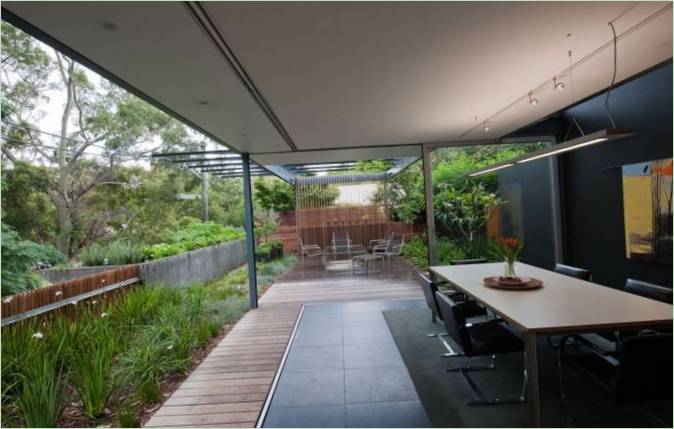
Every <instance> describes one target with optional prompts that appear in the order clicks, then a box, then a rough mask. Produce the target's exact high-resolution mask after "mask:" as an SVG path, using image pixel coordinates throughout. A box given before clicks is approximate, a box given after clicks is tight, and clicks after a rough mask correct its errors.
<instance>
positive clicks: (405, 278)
mask: <svg viewBox="0 0 674 429" xmlns="http://www.w3.org/2000/svg"><path fill="white" fill-rule="evenodd" d="M337 265H338V266H340V265H341V268H342V269H337V268H335V267H334V266H333V269H330V270H325V269H324V268H323V266H322V264H321V263H320V261H318V260H312V261H311V262H308V263H306V264H305V266H304V268H302V267H301V266H300V264H298V265H297V266H296V267H295V269H294V270H292V271H291V272H290V273H288V274H287V275H286V276H284V277H283V278H282V279H281V281H279V282H277V283H275V284H274V285H273V286H272V287H271V288H269V290H268V291H267V292H266V293H265V294H264V295H263V296H262V297H261V298H260V304H259V307H258V308H257V309H256V310H253V311H250V312H248V313H247V314H246V316H244V317H243V318H242V319H241V320H240V321H239V322H238V323H237V324H236V326H235V327H234V328H233V329H232V330H231V332H230V333H229V334H228V335H227V336H226V337H225V338H224V340H223V341H222V342H221V343H220V344H219V345H218V346H217V347H216V348H215V349H214V350H213V351H212V352H211V354H210V355H209V356H208V357H207V358H206V359H205V360H204V361H203V362H202V363H201V365H200V366H199V367H198V368H197V369H196V370H195V371H194V372H193V373H192V374H191V375H190V376H189V378H187V380H185V382H184V383H183V384H182V386H181V387H180V388H179V389H178V390H177V391H176V392H175V393H174V394H173V395H172V396H171V397H170V398H169V399H168V400H167V401H166V402H165V403H164V405H163V406H162V407H161V408H160V409H159V411H157V413H156V414H155V415H154V416H153V417H152V418H151V419H150V420H149V421H148V422H147V424H146V425H145V426H148V427H155V426H157V427H158V426H162V427H166V426H190V427H197V426H202V427H207V426H216V427H227V426H230V427H253V426H255V425H256V423H257V420H258V417H259V415H260V413H261V411H262V410H263V407H264V403H265V398H266V397H267V394H268V393H269V391H270V389H271V388H272V383H273V381H274V376H275V374H276V371H277V370H278V368H279V367H280V365H281V362H282V359H283V356H284V352H285V350H286V347H287V343H288V340H289V339H290V337H291V335H292V333H293V330H294V327H295V323H296V321H297V319H298V316H299V314H300V310H301V309H302V306H303V305H307V304H311V303H334V302H351V303H352V302H362V301H400V300H420V299H422V298H423V297H422V294H421V289H420V288H419V284H418V281H417V279H416V275H415V274H414V272H413V271H412V269H411V268H410V267H409V265H408V264H407V263H405V262H404V261H403V260H402V259H396V260H394V261H393V262H392V264H391V268H390V269H389V270H386V271H383V272H380V273H377V274H369V275H365V274H353V273H352V270H351V262H350V261H344V262H338V263H337ZM357 309H358V307H357V306H356V307H354V310H357ZM357 312H358V311H357ZM309 392H310V391H307V393H309Z"/></svg>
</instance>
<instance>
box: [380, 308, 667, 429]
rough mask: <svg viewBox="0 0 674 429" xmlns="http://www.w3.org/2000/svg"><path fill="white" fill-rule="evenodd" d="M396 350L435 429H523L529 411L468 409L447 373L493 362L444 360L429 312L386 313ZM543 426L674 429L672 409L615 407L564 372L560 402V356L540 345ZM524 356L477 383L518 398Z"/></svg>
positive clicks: (460, 386) (457, 377) (463, 388)
mask: <svg viewBox="0 0 674 429" xmlns="http://www.w3.org/2000/svg"><path fill="white" fill-rule="evenodd" d="M384 317H385V319H386V321H387V323H388V325H389V328H390V330H391V333H392V335H393V338H394V340H395V342H396V345H397V347H398V349H399V351H400V354H401V355H402V358H403V360H404V362H405V365H406V366H407V368H408V370H409V373H410V376H411V377H412V380H413V382H414V385H415V387H416V389H417V393H418V394H419V398H420V399H421V402H422V404H423V405H424V408H425V409H426V413H427V414H428V417H429V419H430V420H431V423H432V424H433V426H434V427H525V426H527V405H526V404H514V405H496V406H471V407H469V406H467V405H465V404H464V401H465V400H466V399H470V398H471V397H472V393H471V390H470V387H469V386H468V384H467V383H466V381H465V380H464V379H463V377H462V376H461V374H459V373H448V372H446V370H445V369H446V368H447V367H450V366H452V367H453V366H461V365H465V364H466V363H467V362H470V364H471V365H480V364H485V363H488V361H489V358H487V357H479V358H471V359H467V358H461V357H459V358H456V357H454V358H441V357H439V355H440V354H441V353H444V351H445V349H444V347H443V346H442V344H441V343H440V341H439V340H438V339H437V338H431V337H427V336H426V335H425V334H426V333H430V332H443V330H444V327H443V325H442V322H438V323H436V324H434V323H432V322H431V317H430V312H429V311H428V309H426V308H413V309H400V310H389V311H385V312H384ZM538 357H539V365H540V366H539V379H540V394H541V411H542V423H543V426H547V427H551V426H554V427H565V426H566V427H568V426H580V427H658V426H661V424H660V423H664V424H665V425H667V426H668V427H672V403H671V402H669V403H662V402H657V403H640V404H629V405H617V404H614V403H613V401H612V400H611V399H610V398H609V397H608V395H607V394H606V393H605V392H604V391H603V390H601V389H599V388H598V387H596V386H595V385H594V384H592V383H590V382H588V381H586V380H583V379H582V378H581V377H580V376H579V375H578V374H577V373H575V372H574V371H573V370H572V369H568V368H567V369H566V371H565V380H566V383H567V386H568V387H567V393H568V396H569V397H570V399H569V400H567V402H566V404H565V403H563V402H562V401H561V399H560V394H559V383H558V378H557V366H556V351H555V350H553V349H552V348H551V347H550V346H549V345H548V343H547V342H546V340H545V339H541V340H540V342H539V344H538ZM523 365H524V362H523V356H522V354H521V353H509V354H503V355H499V356H497V359H496V369H494V370H491V371H480V372H473V373H472V375H473V376H474V377H473V379H474V380H475V381H476V383H477V385H478V386H479V387H480V389H481V390H482V391H483V392H484V393H485V395H487V396H489V397H494V396H496V397H501V398H503V397H512V396H516V395H518V392H519V391H520V389H521V383H522V371H523Z"/></svg>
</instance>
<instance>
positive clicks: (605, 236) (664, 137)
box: [560, 63, 672, 287]
mask: <svg viewBox="0 0 674 429" xmlns="http://www.w3.org/2000/svg"><path fill="white" fill-rule="evenodd" d="M604 100H605V94H602V95H601V96H598V97H595V98H592V99H590V100H588V101H586V102H584V103H582V104H579V105H577V106H575V107H573V108H570V109H568V110H566V111H565V112H563V114H564V117H565V118H566V119H567V120H570V119H571V118H572V117H574V116H575V118H576V119H577V120H578V122H579V123H580V125H581V127H582V128H583V130H584V131H585V132H586V133H589V132H592V131H596V130H599V129H603V128H608V127H609V125H610V124H609V121H608V118H607V115H606V112H605V110H604ZM609 105H610V107H611V112H612V113H613V116H614V118H615V120H616V122H617V126H618V128H632V129H634V130H635V131H636V134H635V135H634V136H632V137H629V138H626V139H623V140H616V141H613V142H608V143H604V144H600V145H597V146H591V147H588V148H585V149H581V150H578V151H574V152H572V153H569V154H566V155H562V156H560V167H561V171H562V173H561V184H562V186H563V194H562V195H563V206H564V211H563V220H564V224H565V228H564V239H565V251H566V260H567V262H568V263H569V264H571V265H576V266H579V267H583V268H588V269H590V270H591V271H592V275H593V278H594V281H596V282H597V283H601V284H604V285H609V286H613V287H621V286H622V285H623V284H624V283H625V279H626V278H627V277H633V278H638V279H642V280H647V281H652V282H656V283H659V284H662V285H666V286H669V287H671V286H672V266H671V265H658V264H655V263H652V262H639V261H634V260H630V259H627V258H626V256H625V239H624V223H623V202H622V171H621V169H620V168H618V167H619V166H621V165H624V164H632V163H636V162H642V161H649V160H654V159H661V158H671V157H672V65H671V63H670V64H667V65H665V66H662V67H660V68H658V69H656V70H654V71H652V72H650V73H648V74H645V75H643V76H641V77H639V78H637V79H634V80H632V81H630V82H627V83H626V84H624V85H622V86H620V87H618V88H615V89H614V90H613V92H612V93H611V97H610V104H609Z"/></svg>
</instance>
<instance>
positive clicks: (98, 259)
mask: <svg viewBox="0 0 674 429" xmlns="http://www.w3.org/2000/svg"><path fill="white" fill-rule="evenodd" d="M80 259H81V260H82V263H83V264H84V265H86V266H97V265H126V264H135V263H137V262H141V261H142V260H143V248H142V247H141V246H139V245H136V244H133V243H131V242H129V241H126V240H115V241H113V242H112V243H110V244H108V245H107V246H101V245H100V244H97V243H93V244H91V245H90V246H89V247H87V248H86V249H84V251H83V252H82V253H81V254H80Z"/></svg>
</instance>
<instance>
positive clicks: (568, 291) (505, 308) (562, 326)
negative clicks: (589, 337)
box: [429, 262, 672, 427]
mask: <svg viewBox="0 0 674 429" xmlns="http://www.w3.org/2000/svg"><path fill="white" fill-rule="evenodd" d="M429 269H430V271H431V272H432V273H434V274H435V275H436V276H438V277H440V278H442V279H444V280H446V281H448V282H449V283H450V285H451V286H453V287H454V288H455V289H456V290H457V291H460V292H462V293H464V294H465V295H468V296H469V297H470V298H472V299H473V300H475V301H477V302H479V303H480V304H482V305H483V306H484V307H486V308H488V309H490V310H491V311H493V312H494V313H496V314H497V315H498V316H499V317H501V318H502V319H504V320H505V321H506V322H507V323H509V324H510V325H511V326H512V327H514V328H515V329H516V330H518V331H519V332H520V333H521V334H522V337H523V339H524V343H525V355H526V361H525V365H526V375H527V404H528V412H529V424H530V426H532V427H538V426H540V425H541V410H540V395H539V380H538V354H537V339H538V338H539V337H542V336H549V335H566V334H580V333H592V332H606V331H619V330H629V329H639V328H649V327H650V328H655V327H664V326H668V327H670V328H671V326H672V305H670V304H666V303H663V302H660V301H656V300H653V299H648V298H644V297H641V296H638V295H634V294H631V293H628V292H625V291H622V290H620V289H616V288H612V287H608V286H603V285H600V284H597V283H592V282H589V281H585V280H580V279H577V278H574V277H569V276H566V275H563V274H559V273H556V272H554V271H550V270H546V269H543V268H539V267H535V266H533V265H529V264H525V263H522V262H517V263H516V264H515V272H516V273H517V275H518V276H521V277H529V278H533V279H538V280H541V281H542V282H543V285H542V287H540V288H537V289H529V290H525V289H508V290H504V289H498V288H494V287H488V286H486V285H485V278H486V277H491V276H499V275H503V272H504V264H503V263H484V264H472V265H448V266H431V267H430V268H429Z"/></svg>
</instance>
